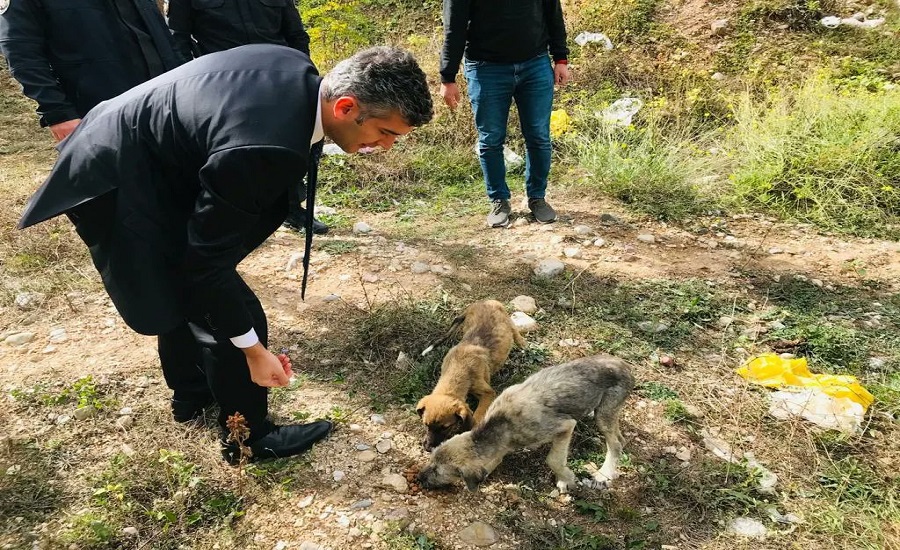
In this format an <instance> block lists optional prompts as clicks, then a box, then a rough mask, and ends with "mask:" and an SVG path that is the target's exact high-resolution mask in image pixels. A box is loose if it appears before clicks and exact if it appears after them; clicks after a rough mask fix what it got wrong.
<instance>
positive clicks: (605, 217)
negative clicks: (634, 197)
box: [600, 214, 619, 224]
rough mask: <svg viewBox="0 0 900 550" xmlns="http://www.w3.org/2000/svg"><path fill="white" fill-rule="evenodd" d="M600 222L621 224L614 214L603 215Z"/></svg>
mask: <svg viewBox="0 0 900 550" xmlns="http://www.w3.org/2000/svg"><path fill="white" fill-rule="evenodd" d="M600 221H601V222H603V223H607V224H613V223H619V218H617V217H615V216H613V215H612V214H601V215H600Z"/></svg>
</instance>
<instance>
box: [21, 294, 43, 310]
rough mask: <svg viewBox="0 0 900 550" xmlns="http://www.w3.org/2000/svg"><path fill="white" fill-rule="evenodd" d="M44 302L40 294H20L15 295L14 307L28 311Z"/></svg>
mask: <svg viewBox="0 0 900 550" xmlns="http://www.w3.org/2000/svg"><path fill="white" fill-rule="evenodd" d="M43 301H44V295H43V294H41V293H40V292H20V293H19V294H16V298H15V303H16V307H17V308H19V309H21V310H25V311H28V310H30V309H34V308H35V307H37V306H39V305H40V304H41V302H43Z"/></svg>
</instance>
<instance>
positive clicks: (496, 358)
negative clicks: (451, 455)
mask: <svg viewBox="0 0 900 550" xmlns="http://www.w3.org/2000/svg"><path fill="white" fill-rule="evenodd" d="M460 325H462V339H461V341H460V343H459V344H457V345H456V346H454V347H453V348H451V349H450V351H449V352H447V355H446V356H445V357H444V362H443V363H442V364H441V377H440V378H439V379H438V382H437V385H436V386H435V387H434V391H432V392H431V394H430V395H426V396H425V397H423V398H422V399H421V400H420V401H419V404H418V405H416V412H418V413H419V416H420V417H422V422H423V423H424V424H425V426H426V427H427V428H428V433H427V434H426V435H425V439H424V441H423V442H422V443H423V445H424V447H425V450H426V451H431V450H432V449H433V448H435V447H437V446H438V445H440V444H441V443H442V442H443V441H445V440H446V439H448V438H450V437H452V436H454V435H456V434H458V433H462V432H464V431H467V430H470V429H472V427H473V426H475V425H477V424H479V423H480V422H481V421H482V420H483V419H484V415H485V413H487V409H488V407H489V406H490V404H491V402H492V401H493V400H494V397H496V396H497V392H495V391H494V389H493V388H492V387H491V375H492V374H494V373H495V372H497V371H498V370H499V369H500V367H501V366H503V363H505V362H506V359H507V357H509V351H510V350H511V349H512V346H513V343H515V344H517V345H518V346H519V347H525V339H524V338H522V335H521V334H519V331H518V330H517V329H516V327H515V325H513V324H512V321H511V320H510V319H509V314H507V313H506V308H504V307H503V304H501V303H500V302H498V301H496V300H485V301H482V302H475V303H474V304H472V305H470V306H469V307H467V308H466V309H465V310H464V311H463V313H462V315H460V316H459V317H457V318H456V319H455V320H454V321H453V325H452V326H451V328H450V331H449V332H448V333H447V336H445V337H444V338H443V339H442V341H444V340H447V339H448V338H449V337H450V336H451V335H452V334H453V332H454V331H455V330H456V328H457V327H459V326H460ZM469 393H472V395H474V396H475V397H477V398H478V407H477V408H476V409H475V412H474V413H473V412H472V411H471V409H469V406H468V405H466V396H467V395H468V394H469Z"/></svg>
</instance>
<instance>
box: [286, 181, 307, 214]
mask: <svg viewBox="0 0 900 550" xmlns="http://www.w3.org/2000/svg"><path fill="white" fill-rule="evenodd" d="M305 200H306V183H305V182H303V181H301V182H300V184H299V185H291V186H290V187H288V218H293V219H303V218H301V216H303V217H305V216H306V214H304V213H303V207H302V206H300V204H301V203H302V202H303V201H305ZM308 207H309V205H307V208H308Z"/></svg>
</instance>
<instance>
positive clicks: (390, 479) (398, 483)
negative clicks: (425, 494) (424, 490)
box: [381, 474, 409, 494]
mask: <svg viewBox="0 0 900 550" xmlns="http://www.w3.org/2000/svg"><path fill="white" fill-rule="evenodd" d="M381 485H382V486H383V487H388V488H390V489H393V490H394V491H396V492H398V493H400V494H406V492H407V491H408V490H409V483H407V481H406V478H405V477H404V476H402V475H400V474H387V475H386V476H384V477H383V478H382V479H381Z"/></svg>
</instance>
